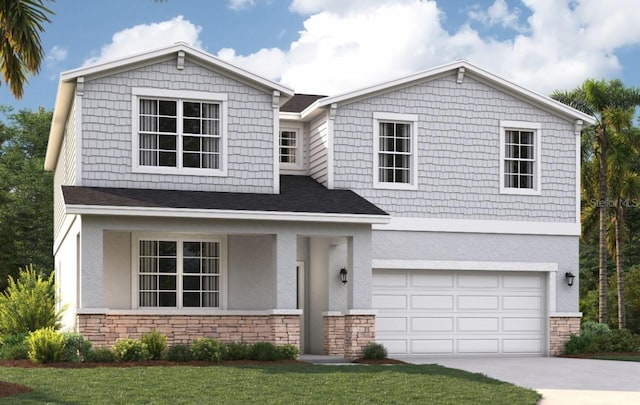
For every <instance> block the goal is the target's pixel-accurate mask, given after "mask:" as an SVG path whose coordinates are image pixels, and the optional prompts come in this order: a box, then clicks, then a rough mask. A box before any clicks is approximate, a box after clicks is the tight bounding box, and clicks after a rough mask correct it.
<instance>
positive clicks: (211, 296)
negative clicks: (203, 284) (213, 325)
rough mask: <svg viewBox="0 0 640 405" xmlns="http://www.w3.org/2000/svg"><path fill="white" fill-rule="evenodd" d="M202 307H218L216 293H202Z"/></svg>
mask: <svg viewBox="0 0 640 405" xmlns="http://www.w3.org/2000/svg"><path fill="white" fill-rule="evenodd" d="M202 306H203V307H218V306H219V305H218V293H214V292H204V293H202Z"/></svg>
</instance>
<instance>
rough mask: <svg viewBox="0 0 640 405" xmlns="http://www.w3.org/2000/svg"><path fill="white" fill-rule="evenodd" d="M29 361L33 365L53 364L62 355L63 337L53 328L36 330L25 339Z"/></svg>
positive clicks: (60, 358)
mask: <svg viewBox="0 0 640 405" xmlns="http://www.w3.org/2000/svg"><path fill="white" fill-rule="evenodd" d="M27 345H28V346H29V352H28V353H27V356H29V360H31V361H33V362H34V363H55V362H58V361H60V360H62V356H63V355H64V337H63V336H62V334H61V333H58V332H56V330H55V329H54V328H53V327H48V328H42V329H38V330H37V331H35V332H31V333H30V334H29V336H28V337H27Z"/></svg>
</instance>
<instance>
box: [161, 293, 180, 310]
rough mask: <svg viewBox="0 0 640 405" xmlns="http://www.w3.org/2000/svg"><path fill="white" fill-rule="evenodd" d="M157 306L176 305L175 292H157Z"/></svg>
mask: <svg viewBox="0 0 640 405" xmlns="http://www.w3.org/2000/svg"><path fill="white" fill-rule="evenodd" d="M158 298H159V299H158V301H159V302H158V306H160V307H175V306H176V293H175V292H160V293H158Z"/></svg>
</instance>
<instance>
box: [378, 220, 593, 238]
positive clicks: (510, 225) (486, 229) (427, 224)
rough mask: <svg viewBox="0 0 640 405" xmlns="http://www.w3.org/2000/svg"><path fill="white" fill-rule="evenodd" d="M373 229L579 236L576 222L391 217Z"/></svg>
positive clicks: (578, 227)
mask: <svg viewBox="0 0 640 405" xmlns="http://www.w3.org/2000/svg"><path fill="white" fill-rule="evenodd" d="M378 224H380V223H378ZM373 229H374V230H376V231H418V232H459V233H499V234H517V235H560V236H580V224H579V223H575V222H529V221H493V220H478V219H441V218H410V217H392V218H391V220H390V221H389V222H387V223H385V224H380V225H373Z"/></svg>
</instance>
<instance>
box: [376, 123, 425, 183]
mask: <svg viewBox="0 0 640 405" xmlns="http://www.w3.org/2000/svg"><path fill="white" fill-rule="evenodd" d="M417 121H418V117H417V116H416V115H412V114H390V113H374V116H373V135H374V139H373V144H374V164H373V167H374V174H373V179H374V184H373V185H374V187H376V188H394V189H416V188H417V185H418V182H417V180H418V179H417V176H418V170H417V145H418V138H417V134H416V129H417Z"/></svg>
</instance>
